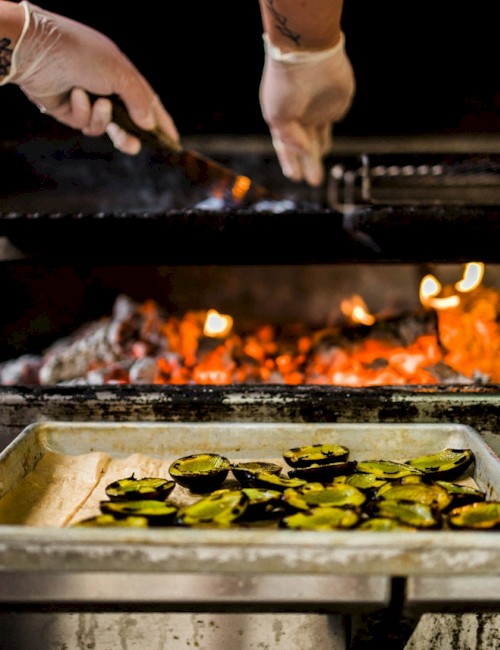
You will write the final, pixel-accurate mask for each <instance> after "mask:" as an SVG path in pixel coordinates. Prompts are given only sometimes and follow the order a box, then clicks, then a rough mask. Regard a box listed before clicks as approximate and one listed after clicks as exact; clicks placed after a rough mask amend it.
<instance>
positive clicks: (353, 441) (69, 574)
mask: <svg viewBox="0 0 500 650" xmlns="http://www.w3.org/2000/svg"><path fill="white" fill-rule="evenodd" d="M318 442H335V443H339V444H344V445H346V446H347V447H349V449H350V450H351V457H352V458H355V459H362V458H364V459H367V458H384V459H392V460H405V459H407V458H409V457H411V456H414V455H421V454H426V453H427V454H428V453H433V452H435V451H438V450H440V449H443V448H445V447H452V448H464V447H467V448H471V449H472V450H473V452H474V454H475V457H476V462H475V466H474V469H473V475H472V476H471V479H473V481H474V482H475V483H476V484H477V485H478V486H479V487H480V488H481V489H482V490H484V491H485V492H486V493H487V495H488V498H490V499H491V498H499V497H500V471H499V468H500V460H499V458H498V457H497V456H496V454H495V453H494V452H493V450H492V449H491V448H490V447H489V446H488V445H487V444H486V443H485V442H484V441H483V439H482V438H481V436H480V435H479V434H478V433H477V432H476V431H475V430H474V429H472V428H471V427H468V426H465V425H460V424H454V423H450V424H367V423H359V424H355V423H349V424H335V423H276V424H274V423H259V422H252V423H238V422H230V423H223V422H198V423H182V422H181V423H179V422H172V423H151V422H116V423H112V422H106V423H98V422H93V423H83V422H82V423H78V422H37V423H33V424H31V425H29V426H28V427H27V428H26V429H25V430H23V431H22V432H21V433H20V435H19V436H18V437H17V438H16V439H15V440H14V441H13V442H12V443H11V444H10V445H9V446H8V447H7V448H6V449H5V450H4V451H3V452H2V453H1V454H0V494H5V493H6V492H7V491H8V490H10V489H12V488H13V486H14V485H16V483H17V482H19V481H20V480H21V479H22V478H23V476H25V475H26V474H27V473H28V472H29V471H30V470H31V469H32V468H33V467H34V466H35V464H36V462H37V461H38V460H39V459H40V458H42V456H43V455H44V454H45V453H46V452H47V450H50V451H54V452H58V453H64V454H82V453H87V452H90V451H103V452H106V453H109V454H110V455H111V456H113V457H116V458H120V457H126V456H128V455H129V454H133V453H136V452H138V451H140V452H141V453H143V454H147V455H151V456H155V457H161V458H172V460H173V459H175V458H177V457H179V456H181V455H186V454H190V453H196V452H202V451H214V450H215V451H218V452H219V453H222V454H224V455H226V456H228V457H229V458H230V459H231V460H243V459H268V460H272V459H280V458H281V456H282V453H283V451H284V450H285V449H286V448H288V447H294V446H298V445H301V444H314V443H318ZM0 558H1V570H2V571H3V572H4V578H5V579H6V580H5V581H4V583H3V584H4V586H3V587H0V600H2V601H4V600H9V598H10V599H11V598H12V597H13V595H12V594H13V593H14V594H17V595H16V598H19V599H21V598H23V597H24V598H30V595H29V593H27V592H28V589H27V588H24V587H23V586H22V584H23V583H22V581H21V580H18V581H17V582H16V580H17V578H18V577H22V576H23V575H24V576H26V575H27V574H33V575H35V574H36V577H37V578H36V579H37V580H38V581H39V582H40V581H42V583H43V584H44V585H45V587H44V589H45V592H44V590H43V589H42V590H40V592H39V593H38V592H36V593H38V595H37V596H32V597H34V598H37V599H42V600H43V599H44V598H45V597H46V598H55V597H56V596H57V594H56V593H54V591H55V588H54V587H53V588H48V587H47V584H49V583H50V584H53V583H51V582H50V578H51V576H52V577H53V576H55V575H58V576H59V577H61V576H64V578H65V584H66V591H65V590H64V589H62V590H61V589H60V585H59V592H58V594H59V597H60V598H64V597H66V596H67V597H68V598H70V597H71V598H74V597H76V596H77V594H78V593H79V590H80V591H81V590H82V589H83V591H85V589H86V590H87V591H85V594H86V596H85V597H90V593H89V589H90V592H92V591H93V588H89V584H92V583H91V582H89V581H85V580H83V581H82V580H80V582H79V581H78V579H77V576H84V575H94V576H95V577H97V580H95V581H94V582H95V585H100V591H99V590H98V591H99V593H94V596H95V597H96V598H103V599H104V600H107V599H113V598H115V599H116V598H118V599H123V598H126V597H127V593H128V594H129V596H132V591H133V585H134V584H136V585H140V584H142V582H143V581H144V580H145V579H146V576H145V575H144V574H149V577H150V578H151V580H152V581H153V582H152V584H157V583H158V582H159V584H161V588H159V592H160V593H159V592H158V589H153V591H152V592H150V593H148V592H147V590H146V591H145V592H143V594H142V595H141V596H139V599H141V598H142V599H146V600H147V599H148V598H152V597H153V596H152V595H151V594H152V593H155V594H156V596H155V597H161V599H163V600H165V599H166V600H172V599H175V598H178V597H179V598H181V600H182V599H189V595H188V592H189V594H192V596H191V597H197V598H200V599H201V600H208V601H210V600H217V599H220V598H222V599H223V600H224V599H225V600H226V601H232V600H235V599H236V600H240V601H241V600H247V599H250V600H252V599H257V600H259V601H261V602H263V601H266V600H267V601H275V600H277V599H279V600H283V599H285V600H288V601H289V602H290V600H291V601H295V602H299V601H304V600H305V601H309V602H312V601H313V600H316V601H321V600H322V599H323V600H325V601H328V602H330V603H331V602H335V603H337V605H340V604H342V603H344V604H346V605H349V604H352V603H357V604H362V603H364V604H365V605H366V604H367V603H371V604H377V605H380V604H381V603H384V602H386V601H387V599H388V598H389V584H390V581H391V579H393V578H395V577H396V578H400V577H405V578H408V577H412V576H413V577H422V576H428V577H433V578H436V579H438V581H437V584H438V585H440V589H441V591H442V595H443V598H444V597H445V595H446V590H447V583H446V581H447V578H450V579H456V578H457V577H459V576H471V577H474V576H476V577H478V576H479V577H480V576H488V577H489V578H488V579H489V581H490V582H489V584H490V586H491V582H492V581H493V584H494V586H495V585H497V586H498V585H500V537H499V536H498V534H497V533H495V532H476V531H449V530H436V531H418V532H411V533H408V532H405V531H403V532H391V533H382V532H376V533H374V532H369V531H356V530H352V531H331V532H329V531H328V532H309V531H307V532H306V531H286V530H268V529H228V530H219V529H183V528H158V529H146V530H144V529H136V530H132V529H130V530H129V529H111V528H109V529H106V528H103V529H90V528H84V529H83V528H35V527H30V526H12V525H10V526H9V525H0ZM153 573H154V574H158V575H157V576H154V577H152V574H153ZM111 575H114V576H115V577H116V578H117V580H116V581H113V580H111V579H110V576H111ZM160 576H163V577H167V576H169V578H171V580H170V579H169V580H163V581H162V579H161V577H160ZM439 576H441V577H442V580H439ZM182 577H184V578H185V579H186V580H188V583H189V584H191V588H188V587H186V586H185V585H184V586H181V582H182ZM294 577H295V578H297V580H299V579H300V584H301V593H302V595H299V593H297V592H296V591H294V590H290V589H287V588H286V587H285V586H284V585H286V584H287V583H288V584H290V583H291V582H292V583H293V578H294ZM127 578H128V579H127ZM194 578H196V580H195V582H196V581H197V582H198V584H199V585H202V584H203V581H205V582H206V585H207V586H206V588H205V589H204V588H203V587H200V591H199V592H198V593H197V594H195V593H193V589H192V581H193V579H194ZM329 578H331V579H330V580H329ZM44 580H45V582H44ZM214 580H215V583H214V582H213V581H214ZM308 580H309V582H308ZM318 580H319V581H318ZM124 583H125V584H127V585H129V589H131V590H132V591H127V589H126V588H125V589H124ZM26 584H28V583H26ZM103 584H106V588H104V587H103ZM297 584H299V583H297ZM84 585H85V589H84ZM114 585H115V586H114ZM231 585H232V586H231ZM237 585H239V587H238V588H237ZM320 585H323V587H324V589H323V593H324V595H323V597H322V596H321V593H320V592H321V589H319V590H318V588H319V586H320ZM349 585H350V587H349ZM47 589H48V591H47ZM94 591H95V589H94ZM489 591H490V596H487V599H488V598H489V599H490V601H491V602H492V603H495V602H497V601H498V600H500V597H499V590H498V588H497V587H495V588H493V589H492V590H491V589H490V590H489ZM9 592H10V593H9ZM42 592H44V593H46V596H44V595H43V593H42ZM285 593H288V594H289V595H288V596H285ZM65 594H66V596H65ZM82 594H83V592H82ZM135 597H136V598H137V591H136V592H135ZM420 597H421V596H420ZM432 597H433V599H434V600H435V599H436V598H437V597H438V596H437V595H436V589H434V591H433V594H432ZM483 600H484V599H483Z"/></svg>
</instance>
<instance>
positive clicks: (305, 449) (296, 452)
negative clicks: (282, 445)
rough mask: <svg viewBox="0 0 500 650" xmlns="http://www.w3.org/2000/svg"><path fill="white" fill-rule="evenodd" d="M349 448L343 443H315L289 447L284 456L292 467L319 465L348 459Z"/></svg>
mask: <svg viewBox="0 0 500 650" xmlns="http://www.w3.org/2000/svg"><path fill="white" fill-rule="evenodd" d="M348 456H349V449H348V448H347V447H344V446H343V445H336V444H327V443H325V444H315V445H304V446H302V447H292V448H290V449H287V450H286V451H285V452H284V454H283V458H284V459H285V462H286V463H287V464H288V465H290V467H294V468H295V467H307V466H308V465H311V464H312V463H316V464H318V465H321V464H324V463H333V462H341V461H344V460H347V457H348Z"/></svg>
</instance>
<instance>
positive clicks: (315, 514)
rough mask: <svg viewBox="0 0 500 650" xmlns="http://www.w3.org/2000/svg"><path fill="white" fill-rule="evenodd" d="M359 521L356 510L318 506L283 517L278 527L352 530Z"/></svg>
mask: <svg viewBox="0 0 500 650" xmlns="http://www.w3.org/2000/svg"><path fill="white" fill-rule="evenodd" d="M359 520H360V515H359V513H358V512H357V511H356V510H351V509H349V508H335V507H331V508H330V507H323V506H319V507H318V508H312V509H311V510H305V511H300V512H296V513H294V514H291V515H288V516H286V517H283V518H282V519H281V520H280V522H279V527H280V528H286V529H288V530H337V529H346V528H354V527H355V526H356V525H357V524H358V522H359Z"/></svg>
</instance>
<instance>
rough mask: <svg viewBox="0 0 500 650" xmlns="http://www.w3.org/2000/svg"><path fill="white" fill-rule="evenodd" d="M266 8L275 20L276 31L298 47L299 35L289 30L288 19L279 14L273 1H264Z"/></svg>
mask: <svg viewBox="0 0 500 650" xmlns="http://www.w3.org/2000/svg"><path fill="white" fill-rule="evenodd" d="M266 6H267V8H268V9H269V12H270V13H271V14H272V15H273V16H274V19H275V20H276V29H277V30H278V31H279V32H280V33H281V34H283V36H285V37H286V38H288V39H290V40H291V41H293V43H295V45H300V40H301V38H300V34H299V33H298V32H294V31H293V30H292V29H291V27H290V26H289V25H288V18H287V17H286V16H284V15H283V14H282V13H280V12H279V11H278V10H277V9H276V7H275V6H274V0H266Z"/></svg>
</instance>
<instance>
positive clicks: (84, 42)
mask: <svg viewBox="0 0 500 650" xmlns="http://www.w3.org/2000/svg"><path fill="white" fill-rule="evenodd" d="M20 4H21V5H22V6H23V7H24V10H25V16H26V17H25V24H24V29H23V32H22V33H21V36H20V38H19V40H18V42H17V44H16V46H15V48H14V52H13V54H12V65H11V70H10V74H9V76H8V77H6V78H5V79H4V80H3V82H2V83H3V84H5V83H14V84H16V85H18V86H19V87H20V88H21V89H22V91H23V92H24V93H25V94H26V96H27V97H28V98H29V99H30V100H31V101H32V102H33V103H34V104H36V105H37V106H38V107H39V108H40V110H41V111H42V112H44V113H48V114H49V115H51V116H52V117H54V118H55V119H57V120H59V122H62V123H63V124H66V125H67V126H70V127H72V128H74V129H79V130H81V131H82V132H83V133H84V134H85V135H89V136H98V135H102V134H103V133H105V132H107V133H108V136H109V137H110V139H111V141H112V142H113V144H114V146H115V147H116V148H117V149H119V150H121V151H123V152H124V153H128V154H136V153H138V152H139V150H140V148H141V143H140V141H139V140H138V139H137V138H136V137H135V136H133V135H131V134H128V133H126V132H125V131H123V129H121V128H120V127H118V125H116V124H115V123H113V122H112V105H111V102H110V100H109V99H107V98H106V95H111V94H117V95H119V96H120V97H121V99H122V100H123V102H124V103H125V105H126V107H127V110H128V112H129V114H130V117H131V118H132V120H133V121H134V122H135V123H136V124H137V125H138V126H140V127H142V128H143V129H147V130H151V129H153V128H158V129H160V130H161V131H163V132H164V133H165V134H166V135H168V136H169V137H170V138H172V139H173V140H174V141H176V142H178V141H179V134H178V132H177V129H176V127H175V124H174V122H173V120H172V118H171V117H170V115H169V114H168V113H167V111H166V110H165V108H164V107H163V105H162V103H161V101H160V99H159V98H158V96H157V95H156V94H155V92H154V91H153V89H152V88H151V86H150V84H149V83H148V82H147V80H146V79H145V78H144V77H143V76H142V75H141V73H140V72H139V71H138V70H137V69H136V68H135V67H134V65H133V64H132V62H131V61H130V60H129V59H128V58H127V57H126V56H125V55H124V54H123V52H121V50H120V49H119V48H118V47H117V45H116V44H115V43H114V42H113V41H111V40H110V39H109V38H107V37H106V36H104V35H103V34H101V33H100V32H98V31H96V30H94V29H92V28H90V27H88V26H86V25H83V24H81V23H79V22H77V21H74V20H71V19H69V18H66V17H64V16H60V15H58V14H55V13H51V12H49V11H45V10H44V9H41V8H40V7H38V6H36V5H34V4H31V3H30V2H26V1H23V2H21V3H20ZM87 92H90V93H93V94H94V95H98V96H99V98H98V99H97V100H96V101H95V102H94V103H93V104H92V103H91V101H90V99H89V96H88V94H87Z"/></svg>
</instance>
